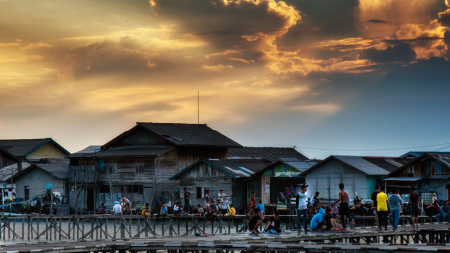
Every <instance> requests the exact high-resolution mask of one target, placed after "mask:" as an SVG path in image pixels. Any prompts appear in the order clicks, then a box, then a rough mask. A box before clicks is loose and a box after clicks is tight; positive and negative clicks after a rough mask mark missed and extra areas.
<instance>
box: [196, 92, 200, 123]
mask: <svg viewBox="0 0 450 253" xmlns="http://www.w3.org/2000/svg"><path fill="white" fill-rule="evenodd" d="M197 92H198V93H197V124H199V125H200V90H198V91H197Z"/></svg>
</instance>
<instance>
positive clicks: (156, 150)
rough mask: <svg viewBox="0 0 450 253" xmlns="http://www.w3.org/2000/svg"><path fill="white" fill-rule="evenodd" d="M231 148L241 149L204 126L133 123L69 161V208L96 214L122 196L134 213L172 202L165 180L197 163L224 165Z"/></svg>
mask: <svg viewBox="0 0 450 253" xmlns="http://www.w3.org/2000/svg"><path fill="white" fill-rule="evenodd" d="M230 147H235V148H239V147H241V145H239V144H238V143H236V142H235V141H233V140H231V139H229V138H228V137H226V136H225V135H223V134H221V133H219V132H217V131H215V130H213V129H211V128H209V127H208V126H207V125H205V124H172V123H145V122H138V123H137V124H136V126H135V127H133V128H132V129H130V130H128V131H126V132H124V133H122V134H120V135H119V136H117V137H116V138H114V139H113V140H111V141H110V142H108V143H106V144H105V145H102V146H101V147H100V148H98V149H97V150H96V149H95V148H92V147H91V149H90V150H85V151H81V152H77V153H74V154H73V155H71V156H69V157H70V187H71V190H70V206H71V207H72V208H75V207H76V209H77V210H78V211H83V210H87V211H92V212H95V210H96V209H97V208H98V206H99V205H100V204H101V203H102V202H105V203H106V204H107V206H112V204H113V202H114V201H117V200H119V199H120V197H121V196H124V197H126V198H128V199H129V200H130V201H131V202H132V206H133V208H138V207H140V206H142V205H143V204H144V203H147V202H148V203H155V202H156V200H157V199H158V198H159V197H163V198H165V199H166V200H167V199H170V200H171V201H172V200H174V199H176V198H177V195H178V194H179V192H180V189H179V186H178V183H177V182H176V181H171V180H169V178H170V177H172V176H173V175H175V174H177V173H178V172H180V171H181V170H183V169H185V168H186V167H188V166H189V165H191V164H193V163H195V162H196V161H198V160H201V159H226V158H227V157H228V148H230ZM172 202H173V201H172Z"/></svg>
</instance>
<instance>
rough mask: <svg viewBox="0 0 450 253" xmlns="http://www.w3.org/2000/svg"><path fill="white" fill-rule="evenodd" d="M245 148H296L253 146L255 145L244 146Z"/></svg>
mask: <svg viewBox="0 0 450 253" xmlns="http://www.w3.org/2000/svg"><path fill="white" fill-rule="evenodd" d="M243 148H280V149H281V148H292V149H295V148H294V147H253V146H244V147H243Z"/></svg>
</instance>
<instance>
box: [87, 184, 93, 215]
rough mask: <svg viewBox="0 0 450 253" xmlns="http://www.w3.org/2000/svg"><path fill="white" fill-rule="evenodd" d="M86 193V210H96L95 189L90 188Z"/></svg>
mask: <svg viewBox="0 0 450 253" xmlns="http://www.w3.org/2000/svg"><path fill="white" fill-rule="evenodd" d="M86 193H87V194H86V210H89V211H91V210H94V206H95V203H94V189H92V188H88V189H87V191H86Z"/></svg>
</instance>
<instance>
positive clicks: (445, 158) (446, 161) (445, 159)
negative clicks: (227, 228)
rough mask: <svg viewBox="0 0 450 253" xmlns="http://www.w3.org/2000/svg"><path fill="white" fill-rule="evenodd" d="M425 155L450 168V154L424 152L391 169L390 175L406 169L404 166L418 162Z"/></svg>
mask: <svg viewBox="0 0 450 253" xmlns="http://www.w3.org/2000/svg"><path fill="white" fill-rule="evenodd" d="M425 157H429V158H431V159H433V160H434V161H437V162H440V163H441V164H443V165H444V166H447V168H450V154H442V152H437V153H424V154H422V155H421V156H419V157H416V158H413V159H411V160H410V161H409V162H408V163H406V164H404V165H403V166H401V167H399V168H397V169H396V170H394V171H391V173H389V175H393V174H395V173H397V172H398V171H401V170H402V169H404V168H406V167H408V166H410V165H412V164H414V163H416V162H417V161H421V160H422V159H424V158H425Z"/></svg>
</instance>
